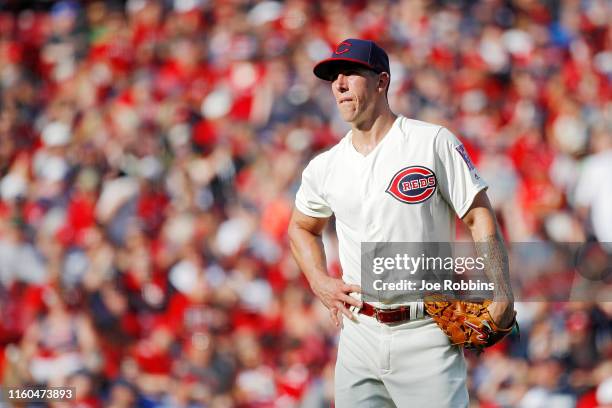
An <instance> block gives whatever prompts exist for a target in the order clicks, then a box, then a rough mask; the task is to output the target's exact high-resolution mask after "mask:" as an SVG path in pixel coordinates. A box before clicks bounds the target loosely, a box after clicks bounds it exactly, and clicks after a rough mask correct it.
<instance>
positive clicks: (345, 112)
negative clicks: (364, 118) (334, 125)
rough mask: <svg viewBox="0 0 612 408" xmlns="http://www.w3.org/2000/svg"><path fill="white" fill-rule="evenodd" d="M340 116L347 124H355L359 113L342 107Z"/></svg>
mask: <svg viewBox="0 0 612 408" xmlns="http://www.w3.org/2000/svg"><path fill="white" fill-rule="evenodd" d="M340 116H341V117H342V120H344V121H345V122H353V121H354V120H355V119H356V118H357V112H356V111H355V109H347V108H346V107H342V106H341V107H340Z"/></svg>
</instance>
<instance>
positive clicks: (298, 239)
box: [289, 225, 329, 287]
mask: <svg viewBox="0 0 612 408" xmlns="http://www.w3.org/2000/svg"><path fill="white" fill-rule="evenodd" d="M289 243H290V247H291V252H292V253H293V257H294V258H295V260H296V262H297V264H298V266H299V267H300V269H301V270H302V272H303V273H304V275H305V276H306V279H307V280H308V283H309V284H310V286H311V287H312V286H315V284H316V283H317V282H319V281H320V280H321V279H323V278H325V277H328V276H329V275H328V273H327V266H326V265H327V262H326V259H325V251H324V250H323V241H322V239H321V236H320V235H316V234H314V233H312V232H310V231H308V230H306V229H304V228H301V227H299V226H297V225H293V226H291V227H290V228H289Z"/></svg>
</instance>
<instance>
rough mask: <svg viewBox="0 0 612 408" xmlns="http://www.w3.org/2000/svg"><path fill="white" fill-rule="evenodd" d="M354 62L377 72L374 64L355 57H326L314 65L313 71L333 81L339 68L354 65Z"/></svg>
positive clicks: (322, 77)
mask: <svg viewBox="0 0 612 408" xmlns="http://www.w3.org/2000/svg"><path fill="white" fill-rule="evenodd" d="M352 64H354V65H361V66H362V67H365V68H368V69H370V70H372V71H375V72H377V71H376V69H375V68H374V67H373V66H372V65H370V64H367V63H365V62H363V61H361V60H358V59H353V58H328V59H324V60H323V61H320V62H319V63H318V64H317V65H315V66H314V68H313V70H312V72H314V74H315V75H316V76H317V77H319V78H321V79H323V80H325V81H331V80H332V79H333V77H334V75H335V73H336V71H337V70H338V69H340V68H341V67H346V66H349V65H352Z"/></svg>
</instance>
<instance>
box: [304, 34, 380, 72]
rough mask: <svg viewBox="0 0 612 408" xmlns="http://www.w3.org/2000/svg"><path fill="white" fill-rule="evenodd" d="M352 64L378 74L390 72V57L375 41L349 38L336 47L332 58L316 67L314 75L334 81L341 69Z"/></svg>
mask: <svg viewBox="0 0 612 408" xmlns="http://www.w3.org/2000/svg"><path fill="white" fill-rule="evenodd" d="M350 64H358V65H362V66H364V67H366V68H368V69H370V70H372V71H374V72H376V73H381V72H387V73H389V74H391V72H390V70H389V56H388V55H387V53H386V52H385V50H383V49H382V48H380V47H379V46H378V45H376V43H375V42H374V41H369V40H359V39H356V38H348V39H346V40H344V41H342V42H341V43H340V44H338V45H337V46H336V49H335V50H334V52H333V53H332V55H331V57H329V58H327V59H324V60H323V61H320V62H319V63H317V65H315V67H314V69H313V72H314V74H315V75H316V76H317V77H319V78H321V79H324V80H326V81H331V80H333V79H334V75H335V74H336V72H337V70H338V69H339V68H341V67H346V66H347V65H350Z"/></svg>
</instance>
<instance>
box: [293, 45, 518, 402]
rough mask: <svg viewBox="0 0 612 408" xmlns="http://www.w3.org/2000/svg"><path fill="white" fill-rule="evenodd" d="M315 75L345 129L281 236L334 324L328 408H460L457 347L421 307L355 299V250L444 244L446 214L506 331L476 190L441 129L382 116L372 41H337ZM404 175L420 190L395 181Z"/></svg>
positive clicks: (501, 259) (382, 74)
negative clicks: (483, 252) (460, 225)
mask: <svg viewBox="0 0 612 408" xmlns="http://www.w3.org/2000/svg"><path fill="white" fill-rule="evenodd" d="M314 74H315V75H316V76H317V77H319V78H321V79H323V80H325V81H329V83H330V85H331V91H332V93H333V96H334V98H335V100H336V104H337V107H338V109H339V111H340V115H341V116H342V118H343V119H344V120H345V121H346V122H348V123H349V124H350V126H351V130H350V131H349V132H348V133H347V134H346V136H345V137H344V138H343V139H342V140H341V141H340V142H339V143H338V144H337V145H335V146H334V147H332V148H331V149H330V150H328V151H326V152H324V153H322V154H320V155H318V156H317V157H315V158H314V159H313V160H312V161H311V162H310V163H309V164H308V166H307V167H306V168H305V170H304V172H303V174H302V183H301V186H300V189H299V191H298V192H297V195H296V199H295V207H296V208H295V210H294V212H293V215H292V219H291V222H290V226H289V237H290V243H291V248H292V251H293V254H294V256H295V258H296V261H297V262H298V264H299V266H300V268H301V269H302V271H303V272H304V274H305V275H306V277H307V279H308V281H309V283H310V286H311V288H312V290H313V292H314V293H315V295H316V296H317V297H318V298H319V299H320V300H321V302H322V303H323V304H324V305H325V306H326V307H327V308H328V309H329V312H330V315H331V319H332V320H333V322H334V323H335V324H336V325H337V326H340V327H342V330H341V334H340V341H339V346H338V356H337V362H336V370H335V386H334V387H335V404H336V407H339V408H343V407H394V406H397V407H453V408H454V407H464V406H467V405H468V394H467V388H466V366H465V361H464V357H463V349H462V348H460V347H456V346H452V345H451V343H450V341H449V339H448V337H447V336H446V335H445V334H444V333H443V332H442V330H440V328H439V327H438V326H437V325H436V324H435V323H434V322H433V320H432V319H431V318H429V317H428V316H426V314H425V313H424V310H423V303H422V302H411V303H407V304H402V305H385V304H376V303H366V302H363V301H362V300H361V297H360V296H359V293H360V291H361V288H360V284H361V282H360V280H361V278H360V258H361V253H360V244H361V242H392V241H394V242H452V241H453V238H454V232H455V228H454V220H455V214H456V215H457V216H459V218H461V219H462V220H463V222H464V223H465V224H466V225H467V226H468V227H469V230H470V231H471V235H472V237H473V239H474V241H475V242H476V243H481V244H482V245H484V246H485V247H486V248H487V251H488V252H489V254H490V256H489V258H490V259H489V261H488V265H487V274H488V276H489V278H490V279H491V280H492V282H494V283H495V288H496V298H495V299H496V300H497V301H496V302H493V303H492V304H491V305H490V306H489V307H488V312H489V313H490V316H491V317H492V318H493V320H494V321H495V322H496V324H497V325H498V327H503V328H506V327H509V326H511V325H512V323H513V298H512V294H511V291H510V286H509V283H508V263H507V262H508V261H507V254H506V252H505V248H504V244H503V241H502V238H501V237H500V234H499V231H498V228H497V224H496V220H495V216H494V213H493V211H492V209H491V206H490V204H489V200H488V198H487V195H486V188H487V184H486V183H485V181H484V180H483V179H482V178H481V177H480V175H479V174H478V172H477V170H476V168H475V167H474V166H473V164H472V162H471V161H470V159H469V156H468V155H467V153H466V152H465V149H464V148H463V145H462V144H461V142H460V141H459V140H458V139H457V138H456V137H455V136H454V135H453V133H451V132H450V131H449V130H448V129H445V128H443V127H441V126H438V125H434V124H430V123H425V122H421V121H418V120H413V119H408V118H406V117H403V116H401V115H396V114H394V113H393V112H392V111H391V109H390V108H389V104H388V101H387V90H388V87H389V82H390V70H389V58H388V56H387V54H386V52H385V51H384V50H383V49H382V48H380V47H379V46H378V45H376V44H375V43H374V42H372V41H366V40H360V39H347V40H345V41H342V42H341V43H340V44H339V45H338V46H337V47H336V49H335V50H334V52H333V54H332V56H331V57H330V58H328V59H325V60H323V61H321V62H319V63H318V64H317V65H316V66H315V67H314ZM411 174H418V176H415V177H418V178H423V177H424V178H425V180H426V182H423V183H422V184H419V183H417V184H413V183H406V182H405V180H410V177H408V176H410V175H411ZM422 176H423V177H422ZM407 177H408V178H407ZM332 214H334V215H335V217H336V231H337V235H338V241H339V255H340V263H341V266H342V271H343V275H342V279H336V278H333V277H331V276H329V275H328V273H327V270H326V261H325V255H324V251H323V244H322V241H321V234H322V231H323V229H324V227H325V225H326V223H327V221H328V219H329V217H330V216H331V215H332ZM498 295H499V296H498Z"/></svg>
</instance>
